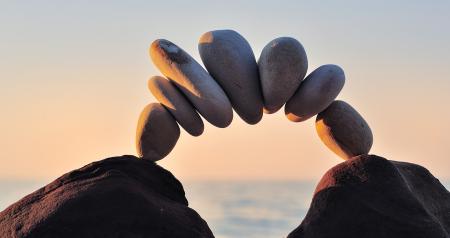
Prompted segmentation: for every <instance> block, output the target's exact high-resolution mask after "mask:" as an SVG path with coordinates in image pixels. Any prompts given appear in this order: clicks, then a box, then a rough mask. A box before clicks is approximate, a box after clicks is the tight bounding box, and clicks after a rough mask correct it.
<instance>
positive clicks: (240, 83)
mask: <svg viewBox="0 0 450 238" xmlns="http://www.w3.org/2000/svg"><path fill="white" fill-rule="evenodd" d="M198 49H199V52H200V56H201V59H202V61H203V64H204V65H205V67H206V69H207V70H208V72H209V73H210V74H211V76H212V77H213V78H214V79H215V80H216V81H217V82H218V83H219V85H220V86H221V87H222V89H223V90H224V91H225V93H226V94H227V95H228V98H229V99H230V101H231V104H232V105H233V108H234V110H235V111H236V112H237V114H238V115H239V116H240V117H241V118H242V119H243V120H244V121H246V122H247V123H249V124H256V123H258V122H259V121H260V120H261V118H262V113H263V99H262V95H261V89H260V83H259V73H258V65H257V64H256V60H255V55H254V54H253V51H252V48H251V47H250V45H249V43H248V42H247V41H246V40H245V39H244V37H242V36H241V35H240V34H239V33H237V32H235V31H233V30H216V31H210V32H206V33H205V34H203V35H202V36H201V37H200V40H199V44H198Z"/></svg>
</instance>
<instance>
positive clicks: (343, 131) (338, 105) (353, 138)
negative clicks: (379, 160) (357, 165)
mask: <svg viewBox="0 0 450 238" xmlns="http://www.w3.org/2000/svg"><path fill="white" fill-rule="evenodd" d="M316 131H317V134H318V135H319V137H320V139H321V140H322V141H323V143H324V144H325V145H326V146H327V147H328V148H329V149H330V150H332V151H333V152H334V153H336V154H337V155H339V156H340V157H341V158H343V159H349V158H352V157H355V156H358V155H365V154H368V153H369V151H370V148H371V147H372V143H373V135H372V131H371V130H370V127H369V125H368V124H367V122H366V121H365V120H364V118H363V117H362V116H361V115H360V114H359V113H358V112H357V111H356V110H355V109H354V108H353V107H352V106H350V105H349V104H348V103H346V102H344V101H334V102H333V103H331V105H330V106H329V107H328V108H327V109H326V110H325V111H323V112H321V113H319V115H317V118H316Z"/></svg>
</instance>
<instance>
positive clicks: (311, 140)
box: [0, 0, 450, 180]
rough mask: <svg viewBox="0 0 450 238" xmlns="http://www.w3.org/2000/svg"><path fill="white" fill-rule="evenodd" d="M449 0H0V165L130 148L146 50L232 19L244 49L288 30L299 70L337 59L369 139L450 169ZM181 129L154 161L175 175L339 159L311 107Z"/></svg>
mask: <svg viewBox="0 0 450 238" xmlns="http://www.w3.org/2000/svg"><path fill="white" fill-rule="evenodd" d="M449 12H450V2H449V1H433V3H432V4H429V2H426V1H395V2H393V1H364V2H363V1H345V4H344V2H342V1H320V2H319V1H242V2H239V1H233V0H231V1H211V0H208V1H206V0H203V1H155V2H151V1H45V0H43V1H1V7H0V32H1V33H0V34H1V35H0V36H1V37H0V81H1V87H0V107H1V117H0V132H1V137H0V149H1V153H2V155H1V156H0V179H3V180H5V179H6V180H8V179H11V180H13V179H16V180H17V179H19V180H20V179H24V180H29V179H54V178H56V177H58V176H60V175H62V174H63V173H66V172H68V171H70V170H73V169H75V168H78V167H81V166H83V165H85V164H87V163H90V162H93V161H97V160H100V159H103V158H106V157H111V156H117V155H122V154H136V152H135V141H134V139H135V129H136V123H137V120H138V116H139V114H140V112H141V110H142V109H143V108H144V107H145V105H147V104H148V103H151V102H154V101H155V99H154V97H153V96H152V95H151V94H150V93H149V92H148V89H147V80H148V78H149V77H151V76H153V75H160V73H159V72H158V71H157V69H156V68H155V67H154V66H153V64H152V63H151V61H150V58H149V56H148V48H149V45H150V43H151V42H152V41H154V40H156V39H159V38H165V39H168V40H170V41H172V42H174V43H175V44H177V45H179V46H180V47H182V48H183V49H185V50H186V51H187V52H189V53H190V54H191V55H192V56H193V57H194V58H195V59H197V60H199V62H201V61H200V57H199V54H198V51H197V43H198V39H199V37H200V36H201V35H202V34H203V33H204V32H207V31H210V30H216V29H234V30H236V31H238V32H240V33H241V34H242V35H243V36H244V37H245V38H246V39H247V40H248V41H249V43H250V44H251V46H252V48H253V51H254V53H255V56H256V57H259V55H260V52H261V50H262V48H263V47H264V46H265V44H267V43H268V42H269V41H271V40H272V39H274V38H277V37H280V36H290V37H294V38H296V39H298V40H299V41H300V42H301V43H302V44H303V46H304V47H305V50H306V52H307V54H308V59H309V69H308V72H311V71H312V70H314V69H315V68H317V67H319V66H320V65H322V64H330V63H332V64H337V65H340V66H341V67H342V68H343V69H344V71H345V73H346V85H345V86H344V89H343V90H342V92H341V94H340V96H339V97H338V98H339V99H341V100H345V101H347V102H348V103H350V104H351V105H353V107H354V108H355V109H356V110H358V111H359V112H360V114H361V115H363V117H364V118H365V119H366V121H367V122H368V124H369V125H370V127H371V129H372V131H373V134H374V145H373V147H372V150H371V153H372V154H377V155H379V156H383V157H385V158H388V159H391V160H400V161H408V162H412V163H418V164H421V165H423V166H425V167H426V168H428V169H429V170H430V171H431V172H432V173H433V174H434V175H435V176H436V177H438V178H439V179H450V156H449V155H448V147H449V145H450V139H449V136H448V135H449V134H450V123H449V122H450V110H449V107H448V104H449V103H450V44H449V42H450V31H449V30H448V23H449V22H450V14H448V13H449ZM204 122H205V124H206V128H205V132H204V134H203V135H202V136H200V137H192V136H190V135H189V134H187V133H186V132H182V134H181V137H180V139H179V141H178V144H177V146H176V147H175V149H174V150H173V151H172V153H171V154H170V155H169V156H168V157H166V158H165V159H164V160H162V161H160V162H158V163H159V164H161V165H162V166H163V167H165V168H167V169H169V170H170V171H171V172H173V173H174V174H175V176H177V177H178V178H180V179H182V180H183V179H186V180H205V179H208V180H241V179H255V180H285V179H286V180H291V179H299V180H300V179H301V180H315V179H318V178H320V177H321V176H322V175H323V173H324V172H325V171H326V170H328V169H329V168H331V167H332V166H333V165H336V164H337V163H340V162H342V160H341V159H339V158H338V157H337V156H336V155H335V154H333V153H332V152H331V151H329V150H328V149H327V148H326V147H325V146H324V145H323V144H322V142H321V141H320V139H319V138H318V136H317V135H316V132H315V127H314V118H313V119H310V120H308V121H306V122H301V123H294V122H290V121H289V120H287V119H286V117H285V116H284V113H283V111H282V110H281V111H279V112H278V113H276V114H271V115H265V116H264V118H263V120H262V121H261V122H260V123H259V124H257V125H247V124H245V123H244V122H243V121H242V120H241V119H240V118H239V117H238V116H237V114H236V113H235V114H234V121H233V123H232V125H231V126H229V127H228V128H226V129H220V128H215V127H213V126H211V125H210V124H208V123H207V122H206V121H205V120H204Z"/></svg>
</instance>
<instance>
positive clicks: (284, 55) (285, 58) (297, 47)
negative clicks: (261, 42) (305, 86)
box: [258, 37, 308, 113]
mask: <svg viewBox="0 0 450 238" xmlns="http://www.w3.org/2000/svg"><path fill="white" fill-rule="evenodd" d="M258 66H259V75H260V80H261V88H262V91H263V96H264V109H265V112H266V113H274V112H276V111H278V110H279V109H280V108H281V107H282V106H283V105H284V104H285V103H286V102H287V101H288V100H289V98H291V97H292V95H293V94H294V93H295V91H296V90H297V88H298V86H299V85H300V83H301V82H302V80H303V78H304V77H305V75H306V71H307V70H308V58H307V56H306V52H305V49H304V48H303V46H302V44H300V42H298V41H297V40H296V39H294V38H291V37H280V38H277V39H274V40H272V41H271V42H269V43H268V44H267V45H266V46H265V47H264V49H263V50H262V52H261V56H260V57H259V60H258Z"/></svg>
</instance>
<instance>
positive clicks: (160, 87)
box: [148, 76, 204, 136]
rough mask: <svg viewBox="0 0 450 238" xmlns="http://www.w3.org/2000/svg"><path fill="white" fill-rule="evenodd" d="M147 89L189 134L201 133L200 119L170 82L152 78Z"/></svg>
mask: <svg viewBox="0 0 450 238" xmlns="http://www.w3.org/2000/svg"><path fill="white" fill-rule="evenodd" d="M148 88H149V89H150V92H151V93H152V94H153V96H155V98H156V99H157V100H158V101H159V102H160V103H161V104H162V105H164V106H165V107H166V109H167V110H168V111H169V112H170V113H171V114H172V115H173V116H174V117H175V119H176V120H177V122H178V123H179V124H180V125H181V126H182V127H183V128H184V129H185V130H186V131H187V132H188V133H189V134H191V135H193V136H199V135H201V134H202V133H203V129H204V125H203V121H202V119H201V118H200V116H199V115H198V113H197V112H196V111H195V108H194V107H193V106H192V104H190V103H189V101H188V100H187V99H186V97H185V96H183V94H182V93H181V92H180V91H179V90H178V89H177V88H176V86H175V85H173V83H172V82H170V81H169V80H167V79H166V78H164V77H161V76H153V77H151V78H150V79H149V80H148Z"/></svg>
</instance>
